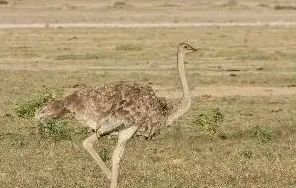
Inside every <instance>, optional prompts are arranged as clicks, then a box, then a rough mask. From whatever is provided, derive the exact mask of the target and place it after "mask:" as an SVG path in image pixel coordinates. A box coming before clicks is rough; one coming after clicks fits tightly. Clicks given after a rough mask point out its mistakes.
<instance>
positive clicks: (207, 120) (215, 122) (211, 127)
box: [195, 108, 224, 133]
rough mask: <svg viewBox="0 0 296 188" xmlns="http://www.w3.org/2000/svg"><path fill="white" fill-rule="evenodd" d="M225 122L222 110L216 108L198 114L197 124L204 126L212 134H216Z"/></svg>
mask: <svg viewBox="0 0 296 188" xmlns="http://www.w3.org/2000/svg"><path fill="white" fill-rule="evenodd" d="M223 120H224V115H223V114H222V112H221V110H220V109H219V108H214V109H211V110H209V111H207V112H204V113H201V114H198V116H197V118H196V120H195V123H196V124H198V125H200V126H202V127H203V128H204V129H205V130H207V131H209V132H210V133H216V132H217V131H218V129H219V126H220V124H221V123H222V122H223Z"/></svg>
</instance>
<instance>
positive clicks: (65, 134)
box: [38, 119, 71, 141]
mask: <svg viewBox="0 0 296 188" xmlns="http://www.w3.org/2000/svg"><path fill="white" fill-rule="evenodd" d="M38 131H39V134H40V135H41V137H43V138H49V139H53V140H54V141H61V140H68V139H71V135H70V133H69V128H68V122H67V121H66V120H53V119H50V120H47V121H45V122H40V123H39V124H38Z"/></svg>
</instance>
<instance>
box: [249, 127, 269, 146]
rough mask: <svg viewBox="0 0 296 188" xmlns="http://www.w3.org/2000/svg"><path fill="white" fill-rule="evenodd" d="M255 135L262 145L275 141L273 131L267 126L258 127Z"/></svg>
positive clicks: (255, 129)
mask: <svg viewBox="0 0 296 188" xmlns="http://www.w3.org/2000/svg"><path fill="white" fill-rule="evenodd" d="M253 135H254V136H255V137H256V138H257V139H258V140H259V141H260V142H262V143H266V142H270V141H272V140H273V137H274V136H273V131H272V129H271V128H270V127H267V126H256V127H255V128H254V130H253Z"/></svg>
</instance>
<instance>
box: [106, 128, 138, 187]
mask: <svg viewBox="0 0 296 188" xmlns="http://www.w3.org/2000/svg"><path fill="white" fill-rule="evenodd" d="M137 129H138V127H137V126H133V127H129V128H127V129H124V130H121V131H119V136H118V142H117V145H116V147H115V149H114V152H113V156H112V175H111V186H110V188H116V187H117V183H118V174H119V165H120V160H121V158H122V155H123V152H124V150H125V145H126V143H127V141H128V140H129V139H131V138H132V136H133V135H134V134H135V132H136V131H137Z"/></svg>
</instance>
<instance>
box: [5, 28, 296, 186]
mask: <svg viewBox="0 0 296 188" xmlns="http://www.w3.org/2000/svg"><path fill="white" fill-rule="evenodd" d="M176 41H178V42H183V41H186V42H189V43H191V44H193V45H194V46H197V47H199V48H201V50H200V52H199V53H197V54H191V55H190V56H189V57H188V64H187V67H188V75H189V81H190V86H191V87H194V86H212V87H215V86H221V87H223V86H248V87H254V86H260V87H267V86H268V87H273V88H275V89H276V88H278V87H286V86H287V85H289V84H290V85H291V84H295V76H296V75H295V70H296V67H295V60H296V59H295V57H296V55H295V53H296V52H295V50H294V49H293V46H295V32H294V29H289V28H269V27H257V28H247V27H245V28H235V27H231V28H199V29H143V30H142V29H100V30H96V29H77V30H72V29H44V30H19V31H18V32H16V31H14V30H5V31H4V30H2V31H0V48H1V54H0V60H1V63H0V69H6V70H0V85H1V87H0V130H1V131H0V141H1V144H0V153H1V158H0V163H1V165H0V185H1V186H3V187H107V186H108V182H107V180H106V178H105V177H104V176H103V174H102V173H101V171H100V170H99V168H98V167H97V166H95V165H94V162H93V161H92V159H91V158H90V157H89V155H88V154H87V153H86V152H85V151H84V150H83V149H82V146H81V143H82V140H83V139H84V138H85V137H86V136H87V135H88V130H87V129H85V128H84V127H82V126H81V125H80V124H79V123H78V122H76V121H70V122H69V124H68V126H69V129H67V130H66V131H67V133H69V134H70V135H71V140H67V139H66V140H61V141H59V142H55V141H53V140H52V139H44V138H43V137H42V135H40V134H39V132H38V123H37V122H35V121H34V120H32V119H20V118H18V117H17V116H16V115H15V111H14V107H15V105H16V104H17V103H18V102H19V101H22V100H24V99H26V98H27V97H28V96H32V95H34V94H36V93H40V92H41V91H42V90H43V88H44V85H46V86H47V87H49V88H53V87H55V88H61V89H63V88H69V87H73V86H74V85H75V84H78V83H80V84H81V83H85V84H88V85H94V84H102V83H105V82H112V81H119V80H126V79H129V80H139V79H140V78H142V77H146V78H148V80H149V81H151V82H152V84H153V86H156V87H158V88H164V89H167V90H169V89H173V90H176V89H178V88H179V85H178V83H179V81H178V77H177V76H176V72H175V65H174V63H175V50H176V45H177V44H176V43H177V42H176ZM36 70H38V71H36ZM229 70H240V71H235V72H233V71H229ZM231 73H235V74H237V76H236V77H233V76H230V75H229V74H231ZM290 89H293V88H290ZM295 102H296V100H295V97H294V96H291V95H281V96H272V95H271V96H252V97H251V96H240V95H237V96H227V97H216V96H215V95H213V96H198V97H195V98H193V105H192V108H191V110H190V111H189V112H188V114H187V115H186V116H185V117H183V118H181V119H180V120H179V121H177V122H176V123H174V125H173V126H172V127H170V128H168V129H167V130H164V131H163V132H162V134H161V135H159V136H158V137H157V138H156V139H154V140H145V139H142V138H135V139H133V140H132V141H131V142H129V144H128V147H127V152H126V153H125V156H124V160H123V163H122V168H121V176H120V187H133V188H134V187H147V188H148V187H149V188H152V187H182V188H183V187H185V188H186V187H188V188H189V187H190V188H191V187H192V188H194V187H295V186H296V182H295V179H296V176H295V174H296V171H295V169H296V166H295V164H296V161H295V159H296V154H295V149H296V148H295V141H296V137H295V131H296V128H295V122H296V119H295V115H294V114H295V113H296V108H295ZM213 109H219V112H220V113H222V115H223V117H224V118H223V122H219V123H220V124H219V126H216V125H215V126H214V127H215V131H209V130H208V129H207V128H205V127H204V126H202V125H200V124H199V123H197V121H196V120H197V118H198V117H199V115H200V114H204V115H203V116H207V112H211V111H212V110H213ZM213 117H214V116H213ZM208 119H209V118H205V119H204V120H205V121H208ZM202 122H204V121H202ZM100 141H101V142H100V144H99V145H100V147H98V148H97V150H98V151H99V153H100V155H101V156H102V157H103V158H104V160H106V161H107V163H110V155H111V152H112V147H113V146H114V145H115V143H116V140H115V139H110V140H109V139H108V138H103V139H101V140H100Z"/></svg>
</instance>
